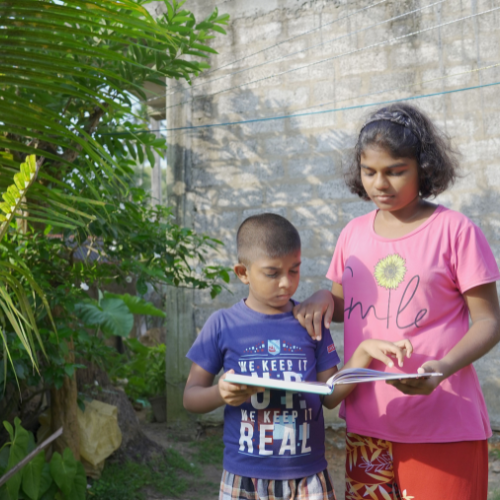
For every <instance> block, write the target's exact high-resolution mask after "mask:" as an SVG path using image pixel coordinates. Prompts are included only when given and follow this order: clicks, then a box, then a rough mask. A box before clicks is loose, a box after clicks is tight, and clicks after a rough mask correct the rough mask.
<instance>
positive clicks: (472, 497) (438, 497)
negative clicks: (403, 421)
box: [345, 433, 488, 500]
mask: <svg viewBox="0 0 500 500" xmlns="http://www.w3.org/2000/svg"><path fill="white" fill-rule="evenodd" d="M346 452H347V455H346V497H345V498H346V500H367V499H371V500H448V499H450V500H452V499H453V500H486V498H487V496H488V444H487V441H486V440H482V441H460V442H457V443H418V444H415V443H393V442H390V441H385V440H384V439H377V438H371V437H366V436H360V435H358V434H352V433H347V435H346Z"/></svg>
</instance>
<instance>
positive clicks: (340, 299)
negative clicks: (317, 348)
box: [293, 283, 344, 340]
mask: <svg viewBox="0 0 500 500" xmlns="http://www.w3.org/2000/svg"><path fill="white" fill-rule="evenodd" d="M293 314H294V316H295V318H296V319H297V320H298V321H299V323H300V324H301V325H302V326H303V327H304V328H305V329H306V330H307V333H308V334H309V335H310V336H311V337H312V338H313V339H315V340H321V330H322V327H321V324H322V320H323V317H324V324H325V327H326V328H329V327H330V323H331V321H332V320H333V321H335V322H336V323H343V322H344V291H343V290H342V285H340V284H339V283H333V285H332V291H331V292H329V291H328V290H319V291H318V292H316V293H315V294H313V295H311V296H310V297H309V298H308V299H307V300H305V301H304V302H301V303H300V304H298V305H296V306H295V307H294V308H293Z"/></svg>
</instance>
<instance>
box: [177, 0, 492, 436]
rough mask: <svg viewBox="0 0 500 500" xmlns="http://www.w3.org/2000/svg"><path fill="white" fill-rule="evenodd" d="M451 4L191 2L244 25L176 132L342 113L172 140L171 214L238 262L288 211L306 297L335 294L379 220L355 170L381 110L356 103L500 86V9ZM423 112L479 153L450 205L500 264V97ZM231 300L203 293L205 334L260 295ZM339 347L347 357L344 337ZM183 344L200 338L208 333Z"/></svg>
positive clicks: (486, 365) (444, 99)
mask: <svg viewBox="0 0 500 500" xmlns="http://www.w3.org/2000/svg"><path fill="white" fill-rule="evenodd" d="M375 3H377V5H375V6H371V5H372V4H375ZM435 3H436V0H426V1H419V0H414V1H412V0H405V1H394V0H393V1H387V0H386V1H378V2H375V1H374V2H369V1H366V0H355V1H347V0H335V1H332V0H315V1H308V2H307V1H303V0H266V1H263V0H262V1H261V0H259V1H251V2H250V1H246V0H226V1H219V2H214V1H208V0H190V1H188V2H187V4H186V7H187V8H188V9H191V10H192V11H193V12H195V14H196V16H197V18H201V17H203V16H205V15H207V14H208V13H209V12H210V10H211V8H212V7H213V6H214V5H215V4H218V6H219V9H220V11H221V12H228V13H229V14H231V22H230V26H229V30H228V35H227V36H225V37H224V36H217V37H216V39H215V40H214V41H213V43H212V46H213V47H214V48H216V49H217V50H218V51H219V55H217V56H213V57H211V59H210V63H211V65H212V68H213V70H211V71H207V72H206V74H205V76H203V77H201V78H198V79H196V80H195V82H194V85H193V87H192V88H189V87H188V86H187V85H185V84H183V85H180V84H178V83H175V82H172V85H171V86H170V88H169V89H168V91H167V119H168V128H170V129H171V128H177V127H183V126H189V125H194V126H197V125H204V124H211V123H226V122H233V121H241V120H252V119H260V118H264V117H275V116H282V115H289V114H292V113H299V114H300V113H311V112H313V111H319V110H328V109H337V111H334V112H328V113H324V114H304V115H303V116H297V117H293V118H286V119H277V120H271V121H256V122H250V123H246V124H241V125H232V126H220V127H213V128H205V129H197V130H188V131H185V130H183V131H171V132H169V143H170V152H169V167H168V179H167V183H168V186H169V199H168V200H167V202H168V203H169V204H174V205H175V206H176V207H177V210H178V211H177V215H178V220H179V221H180V222H184V223H186V224H189V225H193V226H194V227H195V228H196V229H197V230H199V231H202V232H207V233H209V234H210V235H212V236H216V237H218V238H220V239H221V240H222V241H224V244H225V247H224V249H223V250H222V251H221V252H220V253H219V254H217V255H215V256H214V257H213V261H214V262H218V263H223V264H227V265H231V264H232V263H233V262H234V259H235V242H234V240H235V233H236V229H237V227H238V225H239V224H240V223H241V222H242V221H243V220H244V219H245V218H246V217H247V216H249V215H252V214H255V213H258V212H262V211H273V212H276V213H279V214H282V215H284V216H286V217H287V218H289V219H290V220H291V221H292V222H293V224H295V225H296V227H297V228H298V229H299V231H300V234H301V237H302V240H303V266H302V283H301V285H300V288H299V290H298V293H297V295H296V297H297V299H299V300H300V299H303V298H305V297H307V296H309V295H310V294H311V293H312V292H314V291H315V290H317V289H319V288H329V286H330V283H329V282H328V281H327V280H326V279H325V278H324V274H325V272H326V270H327V266H328V263H329V261H330V258H331V255H332V252H333V250H334V247H335V242H336V239H337V237H338V235H339V233H340V231H341V229H342V228H343V227H344V226H345V224H346V223H347V222H348V221H349V220H351V219H352V218H353V217H356V216H358V215H361V214H364V213H366V212H368V211H370V210H372V208H373V206H372V205H371V204H370V203H367V202H363V201H360V200H359V199H358V198H356V197H354V196H353V195H351V194H350V193H349V192H348V191H347V189H346V188H345V186H344V183H343V177H342V158H343V157H344V156H345V153H346V151H347V149H348V148H349V147H350V146H352V144H353V141H354V140H355V136H356V132H357V130H358V129H359V126H360V124H361V123H362V122H363V119H364V117H365V116H366V114H367V113H369V112H371V111H373V110H374V109H375V108H374V106H369V107H365V108H356V107H355V106H358V105H364V104H369V103H378V102H381V101H386V100H392V99H399V98H407V97H411V96H418V95H422V94H434V93H438V94H439V93H441V92H447V91H451V90H454V89H459V88H463V87H473V86H477V85H484V84H489V83H494V82H497V81H500V67H492V68H489V69H484V70H482V71H478V69H479V68H484V67H489V66H494V65H496V64H499V63H500V53H499V49H498V47H499V46H500V10H495V11H493V12H490V13H484V14H481V13H483V12H485V11H488V10H490V9H498V8H500V1H498V0H446V1H442V2H439V3H437V4H435ZM431 4H435V5H431ZM411 11H414V12H413V13H412V14H410V15H405V13H408V12H411ZM476 14H480V15H476ZM461 18H466V19H462V20H460V19H461ZM456 20H458V21H456ZM304 33H306V34H304ZM252 54H253V55H252ZM323 60H325V61H323ZM234 61H236V62H234ZM322 61H323V62H322ZM312 63H316V64H314V65H313V64H312ZM221 66H223V68H222V69H220V70H216V69H217V68H220V67H221ZM291 70H293V71H291ZM274 75H276V76H274ZM249 82H254V83H249ZM227 89H231V90H227ZM414 102H415V103H417V104H418V105H419V106H420V107H421V108H422V109H423V110H425V111H426V112H428V113H429V115H430V116H431V117H432V119H433V120H434V121H435V122H436V123H437V124H438V125H440V126H441V127H442V128H444V129H445V130H446V131H447V132H448V134H449V135H450V136H451V137H452V138H453V142H454V144H455V146H456V147H457V148H458V149H459V150H460V152H461V153H462V155H463V158H462V166H463V174H464V175H463V177H462V179H461V180H460V181H459V182H458V183H457V184H456V185H455V186H454V187H453V189H451V190H450V191H449V192H447V193H446V194H444V195H443V196H441V197H440V198H439V200H438V201H439V202H440V203H443V204H444V205H446V206H448V207H450V208H453V209H456V210H460V211H462V212H463V213H465V214H466V215H467V216H469V217H470V218H471V219H472V220H473V221H474V222H476V223H477V224H479V226H480V227H481V228H482V229H483V231H484V232H485V234H486V236H487V238H488V240H489V242H490V244H491V246H492V248H493V251H494V253H495V256H496V257H497V258H499V259H500V222H499V221H500V196H499V194H500V119H499V117H498V113H499V110H500V86H490V87H483V88H481V89H476V90H469V91H464V92H458V93H448V94H440V95H436V96H429V97H426V98H423V99H418V100H417V101H414ZM230 289H231V292H232V293H233V294H231V293H228V292H224V293H222V294H221V295H220V296H219V297H218V298H217V299H216V300H211V299H210V297H209V295H208V294H207V293H204V292H196V293H195V294H194V296H193V298H192V300H193V304H192V309H189V308H188V309H187V310H188V311H193V312H192V313H191V312H188V314H194V325H195V328H196V330H197V331H199V329H200V328H201V326H202V325H203V323H204V321H205V320H206V319H207V317H208V316H209V314H210V313H211V312H212V311H213V310H215V309H217V308H221V307H228V306H230V305H231V304H233V303H234V302H235V301H237V300H238V299H239V298H241V297H242V296H244V294H245V289H244V288H243V287H242V286H240V285H239V284H238V283H237V282H236V280H233V281H232V283H231V286H230ZM190 300H191V299H190ZM171 312H172V313H175V309H173V310H172V311H171ZM332 334H333V336H334V339H335V342H336V344H337V346H338V348H339V351H340V352H341V353H342V329H341V328H334V329H332ZM169 335H173V336H175V335H185V336H186V335H187V336H189V337H190V338H193V336H194V335H195V332H178V333H175V332H170V333H169ZM172 338H173V337H172ZM172 342H174V341H172ZM174 343H175V342H174ZM499 353H500V349H499V348H496V349H494V350H493V351H492V352H491V353H490V354H489V355H488V356H486V357H485V358H483V359H482V360H480V361H479V362H477V363H476V367H477V370H478V373H479V376H480V379H481V383H482V385H483V389H484V392H485V395H486V398H487V401H488V406H489V409H490V416H491V420H492V423H493V425H494V427H495V428H496V429H498V430H500V401H499V394H500V362H499V361H498V355H499ZM332 418H333V419H334V420H335V418H334V417H332Z"/></svg>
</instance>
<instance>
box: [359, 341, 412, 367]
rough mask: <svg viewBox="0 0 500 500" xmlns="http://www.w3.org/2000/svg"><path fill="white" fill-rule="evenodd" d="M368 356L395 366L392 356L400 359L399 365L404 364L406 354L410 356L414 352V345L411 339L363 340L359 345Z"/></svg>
mask: <svg viewBox="0 0 500 500" xmlns="http://www.w3.org/2000/svg"><path fill="white" fill-rule="evenodd" d="M359 347H360V348H361V349H363V350H364V351H365V353H366V354H368V356H370V357H371V358H373V359H377V360H378V361H382V363H385V364H386V365H387V366H389V367H393V366H394V361H393V360H392V359H391V358H396V359H397V360H398V365H399V366H403V360H404V358H405V356H406V357H407V358H409V357H410V356H411V354H412V352H413V346H412V345H411V342H410V341H409V340H406V339H405V340H400V341H398V342H387V341H385V340H375V339H371V340H363V342H361V344H360V345H359Z"/></svg>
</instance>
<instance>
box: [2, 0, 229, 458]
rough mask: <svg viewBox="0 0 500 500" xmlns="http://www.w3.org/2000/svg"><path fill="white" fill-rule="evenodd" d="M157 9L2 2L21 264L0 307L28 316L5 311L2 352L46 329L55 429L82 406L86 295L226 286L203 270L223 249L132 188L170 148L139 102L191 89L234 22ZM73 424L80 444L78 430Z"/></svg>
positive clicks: (172, 4) (66, 1)
mask: <svg viewBox="0 0 500 500" xmlns="http://www.w3.org/2000/svg"><path fill="white" fill-rule="evenodd" d="M146 3H148V2H146V1H143V0H45V1H43V2H41V1H40V0H0V43H1V45H2V47H1V52H2V57H1V58H0V90H1V93H2V99H0V117H1V118H0V192H3V193H5V197H6V198H7V200H8V201H7V200H5V197H4V200H5V201H6V203H7V202H9V203H10V202H11V201H15V202H16V207H17V208H16V209H15V223H14V221H13V220H12V218H11V217H10V215H9V218H10V219H9V221H4V222H8V226H7V224H6V225H5V227H8V231H7V233H6V235H5V238H4V240H3V241H1V242H0V253H1V259H0V260H1V264H0V270H1V269H2V268H6V269H7V267H8V266H10V267H8V271H7V270H6V271H5V272H4V273H2V272H0V285H2V283H3V286H4V289H5V293H3V295H2V291H1V287H0V299H3V300H5V301H6V302H7V301H8V300H10V301H11V302H12V305H10V307H11V309H12V307H15V308H16V310H17V311H19V314H17V313H15V314H14V313H13V312H10V315H11V317H12V318H13V319H11V317H9V316H8V314H7V312H6V311H5V309H4V314H5V319H4V324H3V328H4V330H5V331H4V339H5V340H4V346H6V345H7V344H8V343H9V342H12V341H13V340H14V338H15V337H14V336H13V333H14V334H16V333H17V334H18V335H19V332H18V331H17V330H16V328H15V325H14V324H13V320H16V318H17V321H18V322H19V323H20V324H22V325H23V327H24V328H25V329H26V337H27V338H28V339H30V335H32V332H35V335H36V328H38V331H39V332H40V339H46V342H47V343H46V345H45V346H44V347H45V350H46V351H47V356H48V360H46V361H42V360H43V356H42V358H41V362H43V378H44V381H45V382H46V381H47V380H50V381H51V383H52V384H53V385H52V386H51V404H52V405H53V408H52V415H53V416H55V417H57V418H59V417H58V416H60V415H70V414H71V412H70V411H67V410H68V408H66V409H64V411H63V409H62V407H61V405H68V404H72V405H76V384H75V382H74V379H73V378H72V377H71V375H72V374H73V372H74V369H75V367H77V363H76V358H75V354H76V353H77V351H78V349H80V348H83V347H84V346H85V345H86V346H87V348H88V349H90V350H91V351H92V346H91V345H90V344H92V342H87V344H85V341H84V338H85V335H84V333H83V324H82V323H81V322H80V321H79V319H78V317H77V316H76V315H75V307H74V306H75V304H76V303H78V302H81V301H82V300H83V299H84V298H85V297H86V294H85V293H84V290H83V289H82V288H88V287H90V286H92V287H93V288H92V289H93V290H95V289H96V288H103V287H104V286H105V285H106V284H107V283H109V282H116V283H128V282H132V283H135V285H136V290H137V292H138V293H139V294H144V293H145V292H146V290H147V289H148V286H149V285H152V286H156V285H160V284H169V285H173V286H190V287H199V288H210V290H211V293H212V295H216V294H217V293H218V292H220V290H221V286H222V284H221V281H228V279H229V276H228V274H227V271H226V270H225V269H223V268H220V267H209V266H206V265H205V264H204V256H205V255H206V253H207V252H208V251H211V250H212V249H214V248H217V246H218V245H219V244H220V242H218V241H217V240H213V239H211V238H209V237H207V236H203V235H197V234H196V233H194V232H193V231H192V230H190V229H187V228H182V227H179V226H177V225H176V224H175V223H174V221H173V218H172V215H171V213H170V211H169V209H168V208H165V207H159V206H157V207H152V206H151V203H150V200H149V198H148V195H147V194H146V193H145V192H144V191H143V190H141V189H139V188H137V187H134V185H133V175H134V167H135V166H136V165H137V164H138V163H142V162H145V161H149V162H153V161H154V153H158V154H162V153H163V151H164V150H165V149H166V143H165V139H164V138H157V137H156V135H155V134H152V133H144V129H145V128H146V115H145V114H144V113H142V111H141V109H142V108H141V107H140V106H138V105H137V100H138V99H145V98H146V97H147V96H146V93H145V91H144V88H145V86H146V85H149V84H154V85H159V86H163V87H165V86H166V81H167V78H176V79H183V80H186V81H188V82H190V81H191V78H192V77H193V76H196V75H197V74H198V73H199V72H200V71H201V70H202V69H204V68H205V67H207V64H206V63H205V62H204V60H203V59H204V58H205V57H206V56H207V54H209V53H211V52H214V50H213V49H211V48H210V47H209V46H208V45H207V41H208V40H209V39H210V38H212V36H213V35H212V34H211V33H212V32H220V33H224V30H223V28H222V26H223V25H224V24H226V23H227V16H219V14H218V12H217V10H214V12H213V13H212V14H211V15H210V16H208V18H207V19H205V20H204V21H202V22H200V23H197V22H196V20H195V19H194V16H193V14H192V13H190V12H188V11H186V10H184V9H183V8H182V4H183V2H177V1H176V0H172V1H168V0H164V2H163V3H164V5H165V10H166V12H165V14H163V15H160V16H159V17H158V18H157V19H154V18H153V17H152V16H151V15H150V14H149V13H148V11H147V9H146V8H145V4H146ZM28 155H36V158H37V161H36V171H37V174H36V178H35V179H31V177H30V185H29V186H28V190H27V191H26V190H25V191H24V192H23V193H21V191H20V187H22V184H21V185H20V186H18V184H17V182H16V177H15V176H16V174H18V172H19V165H20V164H22V163H23V162H25V159H26V158H27V156H28ZM30 162H31V163H30ZM27 163H28V164H29V165H31V170H30V172H32V170H33V163H32V160H29V161H28V162H27ZM18 180H19V178H18ZM14 184H15V185H16V187H17V190H18V192H19V195H20V196H19V198H18V199H17V198H16V196H14V195H17V192H16V191H14V190H12V188H11V187H12V185H14ZM9 189H10V191H9ZM21 194H22V196H21ZM11 197H12V198H13V200H11V199H10V198H11ZM11 206H12V204H11V203H10V207H11ZM5 208H7V207H5ZM4 213H5V210H4ZM12 213H13V212H12V210H11V211H10V214H12ZM6 215H7V214H6ZM199 264H201V265H199ZM7 274H9V276H7ZM14 279H16V280H17V282H15V284H14V281H13V280H14ZM8 280H10V281H8ZM36 286H38V287H39V289H40V291H41V292H42V293H41V294H40V293H39V294H38V297H37V296H36V295H35V296H34V295H33V291H34V290H37V288H36ZM81 287H82V288H81ZM23 294H24V295H23ZM44 297H46V300H47V303H48V305H49V309H48V310H47V309H46V308H44V303H43V298H44ZM41 299H42V300H41ZM106 300H108V299H106ZM110 300H111V298H110ZM9 304H10V303H9ZM94 305H95V304H94ZM0 307H1V302H0ZM99 307H102V306H101V305H99ZM30 311H31V312H30ZM101 312H104V311H101ZM51 314H52V315H53V317H54V323H55V324H56V326H57V328H58V331H57V334H56V332H52V333H51V330H52V329H53V325H52V322H51ZM21 317H22V319H21ZM1 319H2V317H1V316H0V320H1ZM27 325H29V326H27ZM16 338H19V337H16ZM15 345H16V346H18V343H16V344H15ZM16 349H17V347H16ZM31 349H32V350H33V348H32V347H31ZM22 351H23V346H19V348H18V349H17V353H16V356H17V355H19V356H18V358H16V360H15V359H12V361H13V364H14V366H15V367H16V366H17V367H16V369H15V373H16V374H17V375H18V376H19V373H21V372H23V374H24V375H25V379H24V380H25V382H26V384H28V383H31V382H33V380H32V379H33V378H34V379H36V374H33V372H31V371H30V370H24V371H23V369H21V368H19V367H20V366H21V359H22V358H23V356H24V355H25V354H23V352H22ZM49 351H50V352H49ZM5 356H8V354H6V355H4V357H3V361H4V363H3V367H4V380H6V379H7V377H8V376H7V375H6V369H7V362H6V361H7V360H6V357H5ZM57 356H58V357H59V362H58V363H52V361H51V358H52V360H53V359H54V358H56V357H57ZM32 358H33V360H35V359H36V358H35V356H33V355H32ZM16 362H17V363H18V364H17V365H16ZM53 366H55V367H56V368H54V370H51V367H53ZM61 369H62V371H63V373H65V375H63V376H62V378H61V377H60V374H61ZM60 384H62V385H60ZM58 387H60V388H59V389H58ZM54 405H55V407H54ZM73 415H75V413H73ZM68 418H69V417H68ZM53 424H54V425H56V424H57V422H53ZM67 424H68V425H64V428H65V433H66V434H65V436H66V439H68V440H69V439H71V438H72V436H73V437H74V436H75V435H76V434H77V432H72V428H71V425H70V424H71V422H69V423H67ZM72 449H73V451H75V454H76V453H77V452H76V450H77V447H76V446H75V447H72Z"/></svg>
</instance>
